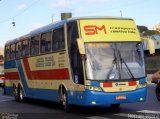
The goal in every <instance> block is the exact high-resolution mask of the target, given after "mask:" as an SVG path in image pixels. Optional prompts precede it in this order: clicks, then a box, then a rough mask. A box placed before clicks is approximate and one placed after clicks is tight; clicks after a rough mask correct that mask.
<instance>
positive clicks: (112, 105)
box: [111, 104, 120, 110]
mask: <svg viewBox="0 0 160 119" xmlns="http://www.w3.org/2000/svg"><path fill="white" fill-rule="evenodd" d="M111 108H112V109H113V110H119V109H120V104H111Z"/></svg>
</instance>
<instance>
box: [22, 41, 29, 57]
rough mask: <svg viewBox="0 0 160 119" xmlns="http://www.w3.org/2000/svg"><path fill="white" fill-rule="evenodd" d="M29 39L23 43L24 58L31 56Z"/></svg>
mask: <svg viewBox="0 0 160 119" xmlns="http://www.w3.org/2000/svg"><path fill="white" fill-rule="evenodd" d="M28 40H29V39H26V40H23V41H22V57H26V56H29V41H28Z"/></svg>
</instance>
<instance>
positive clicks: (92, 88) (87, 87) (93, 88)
mask: <svg viewBox="0 0 160 119" xmlns="http://www.w3.org/2000/svg"><path fill="white" fill-rule="evenodd" d="M85 89H88V90H92V91H102V88H101V87H96V86H85Z"/></svg>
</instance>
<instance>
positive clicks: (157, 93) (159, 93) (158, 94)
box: [155, 83, 160, 101]
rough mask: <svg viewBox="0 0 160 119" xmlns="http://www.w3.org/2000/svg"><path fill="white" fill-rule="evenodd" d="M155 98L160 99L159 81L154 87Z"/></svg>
mask: <svg viewBox="0 0 160 119" xmlns="http://www.w3.org/2000/svg"><path fill="white" fill-rule="evenodd" d="M155 93H156V97H157V100H158V101H160V83H158V84H157V86H156V89H155Z"/></svg>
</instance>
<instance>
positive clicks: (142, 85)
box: [137, 83, 147, 89]
mask: <svg viewBox="0 0 160 119" xmlns="http://www.w3.org/2000/svg"><path fill="white" fill-rule="evenodd" d="M146 86H147V83H143V84H139V85H137V89H138V88H144V87H146Z"/></svg>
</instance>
